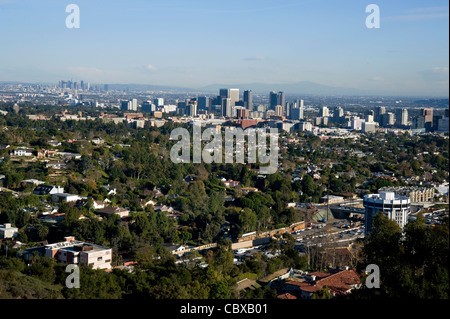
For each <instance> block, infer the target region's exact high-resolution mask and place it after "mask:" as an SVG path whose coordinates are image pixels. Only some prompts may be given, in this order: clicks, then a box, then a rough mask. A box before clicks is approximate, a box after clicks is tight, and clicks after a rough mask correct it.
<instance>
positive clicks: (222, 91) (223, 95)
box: [219, 89, 230, 99]
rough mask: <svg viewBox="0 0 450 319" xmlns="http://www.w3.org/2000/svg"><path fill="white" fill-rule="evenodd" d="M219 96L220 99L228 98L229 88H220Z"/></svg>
mask: <svg viewBox="0 0 450 319" xmlns="http://www.w3.org/2000/svg"><path fill="white" fill-rule="evenodd" d="M219 96H220V98H222V99H228V98H229V97H230V89H220V90H219Z"/></svg>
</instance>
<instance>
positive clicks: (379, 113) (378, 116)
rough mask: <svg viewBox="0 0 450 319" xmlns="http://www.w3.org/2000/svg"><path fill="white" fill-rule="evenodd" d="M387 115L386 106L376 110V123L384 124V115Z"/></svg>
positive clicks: (378, 107)
mask: <svg viewBox="0 0 450 319" xmlns="http://www.w3.org/2000/svg"><path fill="white" fill-rule="evenodd" d="M384 114H386V107H384V106H377V107H376V108H375V121H376V122H378V123H380V124H381V123H382V122H383V115H384Z"/></svg>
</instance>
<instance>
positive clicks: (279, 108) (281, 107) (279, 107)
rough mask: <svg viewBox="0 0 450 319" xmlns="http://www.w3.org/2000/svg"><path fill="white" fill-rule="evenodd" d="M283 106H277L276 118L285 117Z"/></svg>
mask: <svg viewBox="0 0 450 319" xmlns="http://www.w3.org/2000/svg"><path fill="white" fill-rule="evenodd" d="M283 113H284V112H283V106H282V105H275V116H283Z"/></svg>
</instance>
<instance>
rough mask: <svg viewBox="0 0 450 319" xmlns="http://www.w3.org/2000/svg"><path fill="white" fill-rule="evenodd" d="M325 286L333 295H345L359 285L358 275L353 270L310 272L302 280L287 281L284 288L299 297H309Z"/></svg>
mask: <svg viewBox="0 0 450 319" xmlns="http://www.w3.org/2000/svg"><path fill="white" fill-rule="evenodd" d="M325 286H326V287H327V288H328V289H329V291H330V292H331V294H332V295H333V296H336V295H345V294H348V293H350V292H351V290H352V289H357V288H359V287H360V286H361V281H360V276H359V275H358V273H357V272H356V271H355V270H339V271H336V272H330V273H323V272H314V273H310V274H309V275H308V276H307V278H306V280H304V281H295V280H291V281H287V282H286V283H285V290H288V291H289V292H295V293H297V294H298V295H299V296H300V297H302V298H305V299H309V298H311V297H312V296H313V294H314V293H315V292H317V291H319V290H322V289H323V288H324V287H325Z"/></svg>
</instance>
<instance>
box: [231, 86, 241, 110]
mask: <svg viewBox="0 0 450 319" xmlns="http://www.w3.org/2000/svg"><path fill="white" fill-rule="evenodd" d="M230 99H231V106H236V102H238V101H239V89H230Z"/></svg>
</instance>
